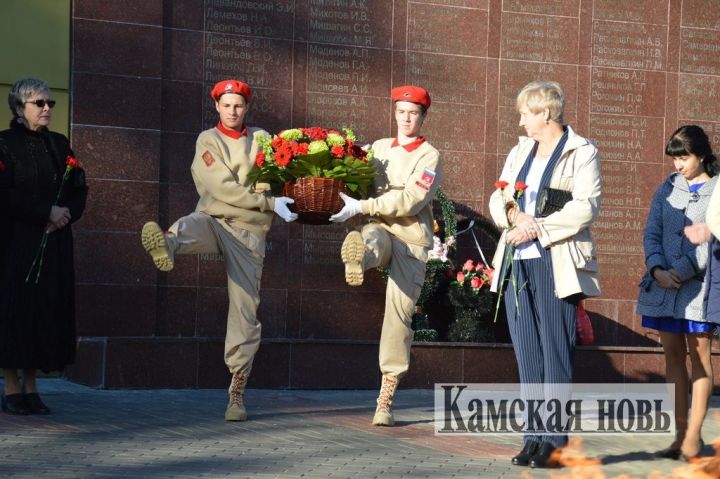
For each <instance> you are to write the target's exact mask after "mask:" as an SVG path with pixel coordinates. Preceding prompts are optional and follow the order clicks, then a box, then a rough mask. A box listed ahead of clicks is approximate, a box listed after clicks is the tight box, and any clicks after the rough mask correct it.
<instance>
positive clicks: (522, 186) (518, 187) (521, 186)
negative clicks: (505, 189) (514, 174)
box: [515, 181, 528, 192]
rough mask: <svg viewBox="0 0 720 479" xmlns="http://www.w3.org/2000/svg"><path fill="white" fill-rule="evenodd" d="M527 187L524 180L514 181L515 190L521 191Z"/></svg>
mask: <svg viewBox="0 0 720 479" xmlns="http://www.w3.org/2000/svg"><path fill="white" fill-rule="evenodd" d="M527 187H528V186H527V185H526V184H525V183H524V182H522V181H517V182H515V190H516V191H520V192H523V191H525V190H526V189H527Z"/></svg>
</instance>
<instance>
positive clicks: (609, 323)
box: [584, 271, 620, 346]
mask: <svg viewBox="0 0 720 479" xmlns="http://www.w3.org/2000/svg"><path fill="white" fill-rule="evenodd" d="M604 273H605V272H604V271H602V272H601V281H600V287H603V286H605V282H604V281H603V280H604V279H605V278H604ZM603 293H604V291H603ZM604 297H605V295H604V294H603V296H601V298H604ZM584 306H585V311H587V313H588V315H589V316H590V323H591V324H592V328H593V337H594V339H595V341H594V342H593V346H616V345H617V344H618V334H619V329H620V327H619V324H618V321H617V317H618V314H617V301H614V300H612V301H611V300H605V299H587V300H585V302H584Z"/></svg>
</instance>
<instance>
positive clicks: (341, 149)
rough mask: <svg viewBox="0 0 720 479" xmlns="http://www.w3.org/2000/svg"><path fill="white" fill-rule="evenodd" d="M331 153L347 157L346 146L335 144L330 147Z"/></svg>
mask: <svg viewBox="0 0 720 479" xmlns="http://www.w3.org/2000/svg"><path fill="white" fill-rule="evenodd" d="M330 153H332V155H333V156H334V157H335V158H344V157H345V148H344V147H342V146H340V145H335V146H333V147H332V148H330Z"/></svg>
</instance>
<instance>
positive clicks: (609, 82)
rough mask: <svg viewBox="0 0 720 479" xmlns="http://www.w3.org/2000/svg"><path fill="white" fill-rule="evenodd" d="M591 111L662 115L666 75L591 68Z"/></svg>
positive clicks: (640, 71) (641, 71) (616, 113)
mask: <svg viewBox="0 0 720 479" xmlns="http://www.w3.org/2000/svg"><path fill="white" fill-rule="evenodd" d="M590 87H591V90H592V91H591V101H590V111H592V112H593V113H609V114H614V115H639V116H664V113H665V111H664V110H665V99H664V94H665V73H664V72H646V71H643V70H620V69H612V68H593V69H592V83H591V85H590Z"/></svg>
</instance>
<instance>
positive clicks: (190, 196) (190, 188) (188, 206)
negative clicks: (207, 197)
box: [145, 183, 198, 228]
mask: <svg viewBox="0 0 720 479" xmlns="http://www.w3.org/2000/svg"><path fill="white" fill-rule="evenodd" d="M160 195H161V200H162V201H163V206H165V205H166V208H167V212H165V211H163V209H162V208H161V221H160V222H161V223H162V224H165V225H167V227H168V228H169V227H170V225H172V224H173V223H174V222H175V221H177V220H178V218H181V217H183V216H186V215H189V214H190V213H192V212H193V211H195V206H196V205H197V202H198V193H197V190H196V189H195V185H190V184H177V183H175V184H173V183H170V184H162V185H160ZM145 221H147V219H146V220H145Z"/></svg>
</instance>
